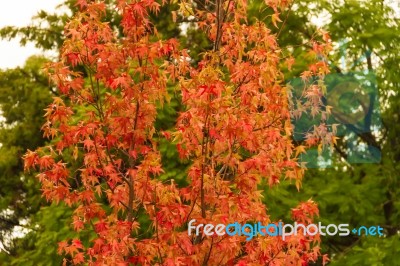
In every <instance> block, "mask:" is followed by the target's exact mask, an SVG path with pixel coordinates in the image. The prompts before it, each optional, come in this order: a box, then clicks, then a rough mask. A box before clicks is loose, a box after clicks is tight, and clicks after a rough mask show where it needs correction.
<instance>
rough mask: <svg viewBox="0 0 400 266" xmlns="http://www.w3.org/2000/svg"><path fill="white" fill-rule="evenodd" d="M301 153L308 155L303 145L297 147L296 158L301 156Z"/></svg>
mask: <svg viewBox="0 0 400 266" xmlns="http://www.w3.org/2000/svg"><path fill="white" fill-rule="evenodd" d="M300 153H306V149H305V147H304V146H303V145H300V146H297V147H296V157H297V155H299V154H300Z"/></svg>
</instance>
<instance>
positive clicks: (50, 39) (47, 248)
mask: <svg viewBox="0 0 400 266" xmlns="http://www.w3.org/2000/svg"><path fill="white" fill-rule="evenodd" d="M111 1H112V0H109V1H108V2H111ZM195 2H196V3H197V2H198V3H203V4H205V3H204V1H202V0H196V1H195ZM261 2H262V1H255V0H251V1H249V21H250V23H253V22H255V21H256V20H265V19H266V18H267V17H268V16H269V15H271V14H272V13H271V12H270V11H269V10H265V9H262V8H261ZM74 4H75V1H71V0H67V1H65V3H64V10H68V12H69V13H70V14H68V12H66V13H65V14H63V15H60V14H50V13H47V12H45V11H41V12H39V13H38V14H37V16H36V17H35V18H33V20H32V25H27V26H26V27H20V28H18V27H5V28H2V29H0V36H1V37H2V38H4V39H10V38H16V37H18V38H20V40H21V44H22V45H24V44H26V43H27V42H33V43H34V44H35V45H36V46H37V47H38V48H41V49H43V50H50V49H53V50H56V51H57V50H58V49H59V48H60V47H61V45H62V42H63V34H62V31H63V27H64V25H65V23H66V22H67V20H68V17H69V16H70V15H71V13H72V14H73V13H75V12H77V10H76V7H75V6H74ZM176 9H177V6H174V5H171V6H166V7H163V8H162V9H161V12H160V14H159V15H158V16H154V17H152V20H153V23H154V24H155V25H156V27H157V29H158V31H159V32H160V33H161V34H162V36H163V38H171V37H175V38H178V39H179V40H180V42H181V43H182V45H183V46H184V47H187V48H189V50H190V55H191V57H192V58H193V60H194V64H195V63H196V61H197V60H199V54H200V53H201V52H203V51H205V50H206V49H208V48H209V47H210V45H212V44H210V43H209V41H208V40H207V39H206V37H205V35H204V33H203V32H200V31H198V30H196V28H195V27H194V25H193V22H191V21H183V20H179V19H178V21H177V22H176V23H175V22H173V21H172V16H171V11H172V10H176ZM281 18H282V20H283V21H284V22H283V23H281V24H280V26H281V29H280V28H279V29H276V28H274V27H273V25H270V26H271V29H272V30H273V31H275V33H276V34H278V35H279V43H280V46H281V47H282V49H283V53H284V54H287V55H289V54H291V55H292V56H293V57H294V58H296V63H295V65H294V70H293V71H292V72H287V73H285V74H286V77H287V79H290V78H294V77H296V76H299V74H300V73H301V72H302V71H304V69H305V67H306V65H307V56H306V49H308V48H309V47H307V41H309V40H310V39H311V38H312V36H313V34H314V32H315V31H316V29H317V27H316V24H315V21H316V18H322V20H321V19H320V20H319V21H320V22H321V21H322V22H321V23H322V24H323V26H322V27H323V28H324V29H325V30H327V31H329V33H330V35H331V37H332V40H333V43H334V44H338V43H340V42H341V41H343V40H347V45H346V56H345V57H344V56H343V50H342V51H341V47H339V46H338V45H336V46H335V49H334V51H333V52H332V54H331V57H330V58H329V61H330V64H331V66H332V70H331V71H332V72H333V73H335V74H337V75H338V76H340V75H344V74H345V73H356V72H360V71H364V70H368V71H369V72H370V73H374V74H375V76H376V78H377V80H376V84H377V89H378V93H379V103H380V116H381V119H382V124H381V126H380V129H379V132H378V133H370V134H368V136H365V134H364V135H363V134H362V133H360V134H358V135H357V134H356V136H355V138H354V139H353V140H352V141H354V143H355V145H362V144H363V143H364V144H367V145H374V146H375V147H377V148H378V149H379V150H380V152H381V154H382V158H381V160H380V162H379V163H369V164H367V163H366V164H351V163H349V162H348V161H347V158H346V143H345V142H344V141H342V140H339V142H338V144H337V145H336V147H335V152H334V153H333V154H332V167H331V168H325V169H324V168H316V169H309V170H308V171H307V172H306V175H305V177H304V180H303V183H302V188H301V190H300V192H298V191H297V189H296V187H295V185H294V184H290V183H289V182H286V181H285V182H282V183H281V184H280V185H279V186H275V187H272V188H269V187H268V185H267V184H261V185H260V188H261V189H263V190H264V201H265V203H266V205H267V206H268V211H269V213H270V215H271V217H272V219H275V220H279V219H282V220H283V221H290V213H289V212H288V210H290V208H293V207H295V206H296V204H297V203H298V202H299V201H305V200H308V199H309V198H312V199H313V200H314V201H316V202H317V203H318V205H319V209H320V220H319V221H321V222H322V223H323V224H329V223H334V224H339V223H349V224H350V227H351V228H352V227H358V226H361V225H366V226H371V225H380V226H381V227H384V229H385V236H384V237H371V236H370V237H368V236H362V237H356V236H349V237H337V236H326V237H323V238H322V248H323V252H324V253H328V254H329V255H330V258H331V265H399V264H400V236H399V230H400V200H399V193H400V186H399V177H400V167H399V165H397V163H398V162H399V161H400V139H399V137H398V136H399V135H400V124H399V110H400V106H399V105H400V95H399V92H400V75H399V67H400V53H399V51H400V21H399V19H400V18H399V16H396V15H395V12H394V10H393V9H391V8H390V7H389V6H388V5H387V4H386V1H382V0H370V1H328V0H303V1H299V0H296V1H294V4H293V5H292V6H291V9H290V10H287V11H286V12H283V13H282V14H281ZM106 20H107V21H109V22H110V24H111V25H112V26H113V27H114V28H115V29H116V30H119V28H118V23H119V20H120V18H119V16H118V15H117V14H116V13H115V11H114V10H111V9H110V10H108V13H107V18H106ZM317 21H318V20H317ZM313 22H314V23H313ZM182 25H185V28H187V30H185V31H182V28H183V27H182ZM363 55H367V56H366V57H365V58H364V59H363V60H359V59H360V58H362V56H363ZM343 60H344V61H343ZM46 61H48V59H46V58H43V57H40V56H34V57H31V58H29V59H28V60H27V61H26V64H25V66H23V67H20V68H15V69H7V70H1V71H0V111H1V116H2V120H1V122H0V123H1V124H0V143H1V146H0V243H2V251H1V252H0V264H1V265H60V264H61V263H62V257H60V256H59V255H58V254H57V243H58V242H59V241H61V240H63V239H65V238H68V237H74V236H75V234H76V233H75V232H74V231H73V230H72V227H71V220H70V217H71V210H70V209H69V208H67V207H66V206H63V205H58V206H56V205H49V204H48V203H46V202H45V201H44V200H43V199H42V198H41V193H40V184H39V183H38V180H37V179H35V177H34V176H32V175H30V174H29V173H24V172H23V164H22V160H21V156H22V155H23V154H24V153H25V151H26V150H27V149H31V150H33V149H35V148H36V147H38V146H42V145H44V144H45V140H44V139H43V138H42V133H41V132H40V128H41V126H42V124H43V123H44V120H43V114H44V112H43V109H44V108H46V106H47V104H49V103H50V102H51V97H52V96H56V95H57V94H58V92H57V89H56V88H55V87H52V86H51V85H49V84H48V80H47V77H46V76H44V75H43V73H42V71H41V67H42V66H43V63H45V62H46ZM169 89H170V95H171V104H169V105H167V106H164V107H163V108H159V114H158V119H157V129H159V130H168V129H170V128H172V127H173V126H174V124H175V118H176V116H177V114H178V112H179V111H180V110H181V108H182V107H181V106H180V104H179V102H180V101H179V95H177V94H176V92H175V90H174V88H173V86H171V87H170V88H169ZM373 126H374V125H373V124H371V125H370V127H371V131H372V127H373ZM159 149H160V151H161V152H162V156H163V166H164V170H165V174H163V175H162V176H161V178H163V179H175V180H176V182H177V183H178V184H180V185H184V184H185V170H186V167H187V162H181V161H179V160H178V155H177V152H176V148H175V147H174V145H172V144H170V143H168V142H166V141H161V144H160V147H159ZM15 232H24V233H19V234H16V233H15ZM86 237H87V239H88V238H89V236H86ZM83 239H85V236H83ZM320 263H321V262H316V265H319V264H320Z"/></svg>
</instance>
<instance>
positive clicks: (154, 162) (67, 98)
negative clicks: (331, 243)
mask: <svg viewBox="0 0 400 266" xmlns="http://www.w3.org/2000/svg"><path fill="white" fill-rule="evenodd" d="M199 3H200V2H199ZM199 3H198V2H196V3H194V4H193V5H190V3H189V2H181V3H180V7H181V9H180V11H181V12H182V14H183V15H185V14H186V13H187V14H188V15H190V16H193V17H194V18H195V21H196V25H197V27H199V28H200V29H202V30H204V31H205V32H207V35H208V38H209V39H210V40H211V42H212V43H213V47H212V49H211V50H209V51H207V52H205V53H204V55H203V56H201V57H200V58H201V60H200V62H199V63H198V64H197V65H195V66H193V65H191V64H190V57H189V54H188V52H187V51H186V50H180V49H179V47H178V46H179V45H178V42H177V41H176V40H174V39H169V40H162V39H160V37H159V36H158V34H157V31H156V29H155V27H153V26H152V25H151V23H150V20H149V13H150V12H155V13H156V12H157V11H158V10H159V4H158V3H157V2H154V1H151V0H147V1H135V2H130V1H123V0H120V1H117V9H118V11H119V12H120V14H121V16H122V18H121V28H122V34H123V36H119V35H118V34H119V33H118V32H115V31H113V29H112V28H111V27H110V26H109V24H108V23H107V22H105V21H104V19H103V18H104V14H105V11H106V9H107V5H106V3H104V2H88V1H85V0H81V1H78V5H79V7H80V9H81V11H80V12H78V13H77V14H76V16H75V17H74V18H73V19H72V20H71V21H69V22H68V24H67V26H66V29H65V35H66V39H65V41H64V44H63V46H62V54H61V56H60V61H59V62H57V63H54V64H51V65H50V66H49V67H48V70H47V71H48V75H49V77H50V78H51V80H52V81H53V83H54V84H56V85H57V87H58V89H59V91H60V93H61V94H62V96H61V97H55V98H54V101H53V103H52V104H50V105H49V107H48V108H47V109H46V115H45V116H46V119H47V122H46V123H45V124H44V126H43V130H44V134H45V136H46V137H49V138H51V139H53V140H52V143H51V144H50V145H48V146H44V147H42V148H39V149H37V150H36V151H28V153H27V154H26V155H25V157H24V160H25V167H26V169H27V170H28V169H32V168H34V169H36V170H38V171H39V175H38V177H39V180H40V182H41V185H42V190H43V195H44V196H45V197H46V198H47V199H48V200H51V201H54V202H59V201H62V202H64V203H65V204H67V205H68V206H70V207H72V208H73V209H74V214H73V225H74V227H75V229H76V230H77V231H82V232H86V233H88V234H87V235H88V238H86V239H73V240H72V241H64V242H61V243H60V246H59V251H60V252H64V253H65V254H66V256H67V257H66V259H65V262H67V261H72V262H73V263H74V264H79V263H82V262H85V261H86V262H96V263H107V264H117V263H121V264H127V263H129V262H130V263H140V264H157V263H158V264H167V265H173V264H177V263H184V264H191V265H197V264H203V265H207V264H210V265H214V264H215V265H216V264H218V263H222V264H233V263H239V264H242V265H243V264H246V263H266V262H267V263H274V264H288V263H307V262H310V261H316V260H317V259H318V257H319V254H320V253H319V247H318V245H316V244H315V241H317V242H318V241H319V236H318V235H316V236H303V235H300V234H298V235H297V236H292V237H290V238H288V239H287V240H285V241H281V240H279V239H277V238H270V237H263V238H260V237H257V238H255V239H253V240H252V241H249V242H246V243H244V242H243V240H244V239H243V237H240V236H236V237H232V238H226V237H221V238H218V237H210V238H204V237H192V236H189V235H188V232H187V230H185V227H186V226H187V222H188V221H189V220H190V219H196V220H197V221H198V222H203V223H205V222H209V223H214V222H219V221H221V222H224V223H227V222H234V221H237V222H239V223H245V222H248V221H260V222H263V223H268V222H271V220H270V219H269V216H268V215H267V213H266V210H265V206H264V205H263V204H262V202H261V198H260V195H261V193H260V191H259V188H258V186H257V185H258V184H259V182H260V180H261V179H262V178H264V179H267V181H268V182H269V184H270V185H271V186H272V185H274V184H276V183H278V182H279V180H280V179H281V178H288V179H291V180H295V182H296V186H297V187H299V185H300V180H301V178H302V175H303V172H304V169H303V168H301V167H300V165H299V164H298V163H297V161H296V160H297V159H296V157H297V156H298V154H299V153H300V152H301V151H302V150H303V147H302V146H299V147H297V148H296V149H295V147H294V145H293V143H292V140H291V135H292V128H291V126H290V115H291V111H296V110H291V109H292V108H294V106H293V105H292V104H291V102H290V101H289V100H288V95H290V88H289V87H286V86H284V84H283V83H282V81H283V78H284V77H283V73H282V71H281V68H282V64H285V63H284V62H283V60H282V57H283V56H286V55H282V53H281V51H280V50H279V47H278V44H277V41H276V38H275V37H274V36H273V35H272V34H271V31H270V30H269V28H268V27H267V26H266V25H265V24H264V23H263V22H261V21H257V22H255V23H252V24H250V23H246V14H247V4H246V2H245V1H243V2H241V1H239V2H236V3H233V2H231V1H221V0H218V1H216V2H215V4H214V6H213V7H212V8H213V10H212V11H209V8H207V7H206V8H205V9H203V10H200V9H197V8H196V5H198V4H199ZM266 3H267V5H268V7H269V8H271V9H272V10H273V11H274V12H273V14H272V15H271V21H272V24H273V25H275V26H277V22H278V21H280V19H279V13H278V12H279V10H280V9H283V8H285V7H286V6H287V4H288V3H287V2H286V1H266ZM321 39H322V40H318V39H316V38H314V39H313V40H312V44H313V46H312V47H313V48H312V50H311V51H310V53H309V55H310V57H311V59H310V61H313V63H312V65H311V66H310V68H309V69H308V70H306V71H304V72H303V74H302V78H303V80H304V82H305V94H304V95H305V101H304V104H302V108H306V109H310V110H311V112H312V114H313V115H316V116H317V115H319V116H321V117H322V118H323V119H322V120H323V121H324V120H325V119H324V117H326V116H327V111H326V110H325V109H324V108H323V107H322V102H321V96H322V92H321V88H319V87H318V85H315V84H313V83H311V84H310V83H308V82H307V81H308V80H309V78H310V76H311V75H315V76H318V77H320V78H323V76H324V75H325V74H326V73H327V72H328V68H327V64H326V62H325V61H318V60H317V58H322V57H323V56H326V54H327V53H328V52H329V50H330V43H329V36H328V35H327V34H326V33H325V32H321ZM292 62H293V59H292V58H289V60H287V61H286V65H287V67H288V68H290V65H291V64H292ZM82 68H83V69H84V72H85V73H83V72H82V71H80V70H79V69H82ZM177 80H178V84H179V85H178V86H177V85H174V84H176V83H175V82H176V81H177ZM167 83H171V85H173V86H174V87H175V89H176V90H179V92H180V93H181V102H182V105H183V106H184V107H185V109H184V111H183V112H181V114H180V115H179V117H178V119H177V129H176V131H174V132H169V131H158V130H157V131H156V129H155V126H154V121H155V119H156V114H157V105H163V104H168V97H167V96H168V94H167ZM297 112H298V111H297ZM301 112H302V111H300V113H301ZM163 137H165V138H166V139H170V138H171V139H172V140H173V143H174V144H176V147H177V149H178V152H179V155H180V157H181V158H182V159H183V160H188V161H189V162H190V167H189V170H188V173H187V177H188V181H189V182H188V183H189V184H188V185H187V186H183V187H178V186H176V185H175V184H174V182H173V180H171V181H170V182H164V181H162V180H160V179H159V178H158V176H159V174H160V173H162V171H163V170H162V166H161V156H160V153H159V151H158V150H157V144H158V143H159V142H160V139H162V138H163ZM332 139H333V134H332V132H329V130H328V129H327V126H326V125H325V124H321V125H320V126H319V127H316V128H315V131H314V132H310V133H309V134H308V138H307V144H309V145H313V144H318V143H319V142H321V143H322V144H323V145H327V144H331V143H332ZM293 213H294V219H295V220H296V221H298V222H301V223H305V224H308V223H310V222H311V221H312V219H313V218H314V216H316V215H317V214H318V209H317V207H316V204H315V203H314V202H312V201H307V202H305V203H302V204H300V205H299V207H298V208H296V209H295V210H294V212H293ZM139 218H142V220H140V219H139ZM146 222H150V224H151V226H148V227H147V228H143V225H144V224H146ZM144 229H145V230H147V232H145V231H144ZM139 232H140V233H139ZM325 261H326V258H325V257H324V262H325Z"/></svg>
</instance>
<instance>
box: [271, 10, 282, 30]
mask: <svg viewBox="0 0 400 266" xmlns="http://www.w3.org/2000/svg"><path fill="white" fill-rule="evenodd" d="M277 21H279V22H282V20H281V19H280V18H279V13H275V14H273V15H272V24H274V26H275V27H276V28H278V25H277V24H276V22H277Z"/></svg>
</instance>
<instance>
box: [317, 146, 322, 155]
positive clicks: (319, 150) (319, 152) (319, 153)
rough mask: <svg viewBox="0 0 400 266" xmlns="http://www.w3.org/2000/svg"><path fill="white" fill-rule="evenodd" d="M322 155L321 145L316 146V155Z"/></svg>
mask: <svg viewBox="0 0 400 266" xmlns="http://www.w3.org/2000/svg"><path fill="white" fill-rule="evenodd" d="M321 153H322V144H319V145H318V155H321Z"/></svg>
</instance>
